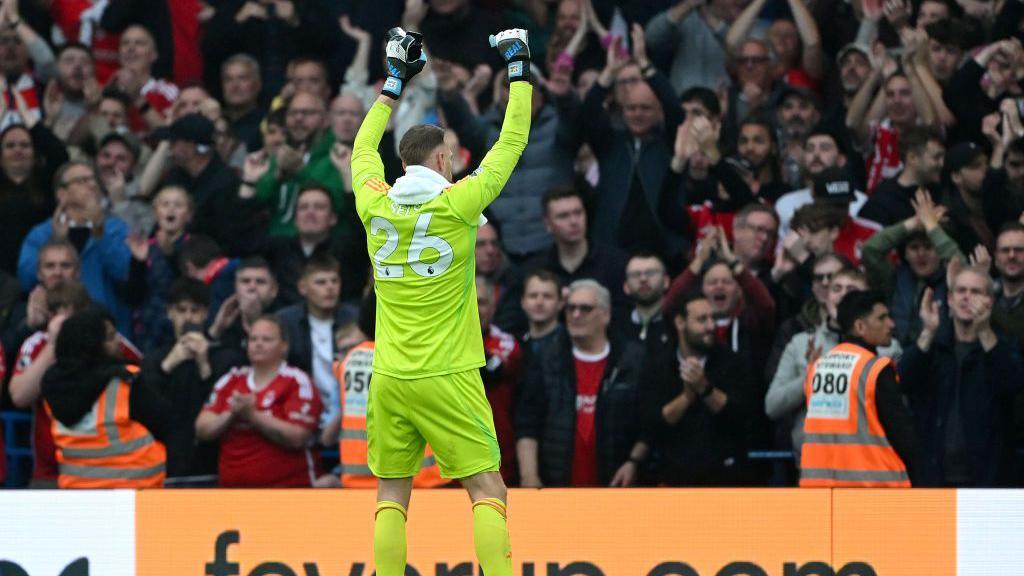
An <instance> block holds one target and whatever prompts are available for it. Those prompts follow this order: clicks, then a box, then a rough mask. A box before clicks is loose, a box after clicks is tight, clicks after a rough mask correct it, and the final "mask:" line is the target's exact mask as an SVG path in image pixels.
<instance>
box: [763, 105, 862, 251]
mask: <svg viewBox="0 0 1024 576" xmlns="http://www.w3.org/2000/svg"><path fill="white" fill-rule="evenodd" d="M847 160H848V158H847V156H846V153H845V152H843V147H842V146H841V144H840V140H839V138H838V137H837V136H836V135H835V133H833V132H832V131H831V130H829V129H828V128H826V127H825V126H823V125H820V124H819V125H818V126H817V127H815V128H814V129H812V130H811V131H810V133H809V134H808V135H807V138H806V139H805V140H804V146H803V168H804V184H805V187H804V188H801V189H799V190H794V191H792V192H789V193H787V194H783V195H782V197H781V198H779V199H778V201H776V202H775V213H776V214H778V215H779V239H780V240H781V239H783V238H785V237H786V234H788V233H789V221H790V220H791V219H792V218H793V214H794V213H796V211H797V209H799V208H800V207H801V206H803V205H805V204H810V203H811V202H814V197H815V196H814V180H815V179H816V178H817V177H818V176H820V175H821V174H822V172H824V171H825V170H827V169H829V168H846V167H847ZM853 196H854V197H853V200H852V201H851V202H850V216H856V215H857V213H858V212H860V209H861V208H862V207H863V206H864V203H865V202H867V201H868V197H867V195H866V194H864V193H863V192H861V191H860V190H855V191H854V192H853Z"/></svg>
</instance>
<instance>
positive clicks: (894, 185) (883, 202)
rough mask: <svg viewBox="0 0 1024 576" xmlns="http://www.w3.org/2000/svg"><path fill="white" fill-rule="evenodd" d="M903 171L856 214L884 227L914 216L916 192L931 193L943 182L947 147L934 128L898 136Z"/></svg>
mask: <svg viewBox="0 0 1024 576" xmlns="http://www.w3.org/2000/svg"><path fill="white" fill-rule="evenodd" d="M899 147H900V156H901V157H902V159H903V171H902V172H900V173H899V176H897V177H895V178H890V179H888V180H885V181H883V182H882V183H881V184H879V185H878V188H877V189H876V190H875V191H874V193H873V194H872V195H871V199H870V200H868V201H867V202H866V203H865V204H864V207H863V208H861V210H860V212H859V213H858V214H857V215H858V216H860V217H861V218H865V219H867V220H873V221H875V222H878V223H879V224H881V225H883V226H889V225H892V224H895V223H897V222H899V221H901V220H906V219H907V218H910V217H912V216H913V215H914V207H913V205H912V199H913V197H914V195H915V194H916V192H917V190H918V189H919V188H924V189H926V192H927V193H929V195H930V196H931V197H932V198H936V197H937V195H936V194H935V193H934V192H932V191H931V189H932V188H935V187H937V186H938V184H939V181H940V180H941V178H942V163H943V154H945V152H946V146H945V144H943V140H942V134H940V133H939V131H938V130H936V129H934V128H925V127H921V128H913V129H910V130H907V131H904V132H903V133H902V134H901V136H900V144H899Z"/></svg>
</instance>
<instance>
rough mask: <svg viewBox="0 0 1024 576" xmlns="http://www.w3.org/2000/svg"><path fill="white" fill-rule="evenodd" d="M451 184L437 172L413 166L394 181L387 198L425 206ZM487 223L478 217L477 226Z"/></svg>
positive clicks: (424, 167) (406, 204) (397, 201)
mask: <svg viewBox="0 0 1024 576" xmlns="http://www.w3.org/2000/svg"><path fill="white" fill-rule="evenodd" d="M451 185H452V183H451V182H449V181H448V179H447V178H445V177H444V176H441V175H440V174H438V173H437V172H435V171H433V170H431V169H430V168H427V167H426V166H420V165H418V164H414V165H412V166H409V167H408V168H406V169H405V176H402V177H400V178H399V179H398V180H395V185H394V186H392V187H391V190H389V191H388V198H390V199H391V200H392V201H393V202H394V203H396V204H401V205H403V206H415V205H418V204H426V203H427V202H430V201H431V200H433V199H434V198H437V197H438V196H440V195H441V192H444V190H445V188H449V187H451ZM486 223H487V218H484V217H483V215H481V216H480V221H479V222H478V223H477V226H483V225H484V224H486Z"/></svg>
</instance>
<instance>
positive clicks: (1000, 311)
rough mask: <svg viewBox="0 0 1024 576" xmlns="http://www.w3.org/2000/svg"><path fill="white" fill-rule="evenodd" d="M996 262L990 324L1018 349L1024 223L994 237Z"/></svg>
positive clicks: (1016, 424)
mask: <svg viewBox="0 0 1024 576" xmlns="http://www.w3.org/2000/svg"><path fill="white" fill-rule="evenodd" d="M995 266H996V270H998V271H999V281H998V282H997V283H996V300H995V303H994V304H993V306H992V325H993V326H994V327H995V329H996V330H997V331H999V332H1000V333H1001V334H1005V335H1006V336H1007V337H1009V338H1012V339H1014V340H1016V341H1017V345H1018V349H1020V347H1021V346H1022V345H1024V344H1022V343H1024V306H1021V302H1024V298H1022V297H1021V296H1022V295H1024V224H1021V223H1020V222H1010V223H1008V224H1006V225H1005V226H1004V227H1003V229H1002V230H1001V231H1000V232H999V237H998V238H996V254H995ZM1013 433H1014V437H1015V442H1014V446H1015V447H1016V449H1017V450H1020V449H1021V448H1024V394H1020V393H1018V394H1017V396H1016V398H1014V402H1013ZM1021 474H1024V470H1020V469H1018V471H1017V485H1018V486H1019V485H1020V484H1021V481H1022V480H1024V478H1022V477H1021Z"/></svg>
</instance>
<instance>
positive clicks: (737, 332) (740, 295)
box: [662, 228, 776, 375]
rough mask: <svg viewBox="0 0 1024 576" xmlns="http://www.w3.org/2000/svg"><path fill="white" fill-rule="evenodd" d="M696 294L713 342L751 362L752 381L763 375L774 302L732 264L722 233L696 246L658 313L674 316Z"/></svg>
mask: <svg viewBox="0 0 1024 576" xmlns="http://www.w3.org/2000/svg"><path fill="white" fill-rule="evenodd" d="M697 290H700V291H701V292H702V293H703V294H704V296H706V297H707V299H708V301H709V302H710V303H711V309H712V312H713V313H714V318H715V326H716V329H715V338H716V341H717V342H719V343H721V344H723V345H725V346H726V347H728V348H729V349H730V350H731V351H733V352H736V353H738V354H740V355H741V356H743V357H744V358H746V359H747V361H749V362H752V366H753V370H754V372H753V373H754V374H755V375H756V374H762V373H763V370H764V364H765V361H766V360H767V357H768V352H769V351H770V350H771V345H772V337H773V334H774V332H775V325H776V324H775V301H774V300H772V296H771V294H770V293H769V292H768V289H767V288H766V287H765V285H764V284H762V283H761V281H760V280H758V279H757V278H755V277H754V275H753V274H751V273H750V271H749V270H748V269H747V268H746V266H745V265H744V264H743V263H742V262H741V261H740V260H739V259H738V258H736V255H735V254H734V253H733V251H732V248H731V247H730V246H729V241H728V239H727V238H726V235H725V232H724V231H723V230H722V229H721V228H718V229H716V230H715V232H713V233H711V234H708V235H707V236H705V237H704V239H702V240H701V241H700V242H699V243H698V244H697V249H696V252H695V254H694V257H693V260H692V261H691V262H690V265H689V266H688V267H687V268H686V270H684V271H683V273H682V274H680V275H679V276H676V278H675V279H674V280H673V281H672V284H671V286H670V287H669V290H668V293H667V294H666V295H665V301H664V303H663V304H662V313H663V314H672V313H673V312H672V310H676V309H678V308H676V307H677V306H678V305H679V300H680V299H681V298H682V297H683V296H684V295H686V294H688V293H689V292H691V291H697Z"/></svg>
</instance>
